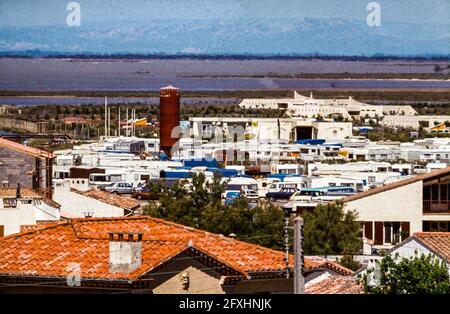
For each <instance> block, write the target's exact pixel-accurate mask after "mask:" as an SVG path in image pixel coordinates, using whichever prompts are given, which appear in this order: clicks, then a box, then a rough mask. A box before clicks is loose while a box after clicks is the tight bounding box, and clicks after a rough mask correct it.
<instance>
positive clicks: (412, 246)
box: [391, 238, 450, 275]
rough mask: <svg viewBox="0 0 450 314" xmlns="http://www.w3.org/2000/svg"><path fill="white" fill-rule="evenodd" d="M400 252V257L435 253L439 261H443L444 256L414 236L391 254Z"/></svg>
mask: <svg viewBox="0 0 450 314" xmlns="http://www.w3.org/2000/svg"><path fill="white" fill-rule="evenodd" d="M396 254H398V255H399V257H400V258H402V257H404V258H414V257H415V256H417V257H419V256H421V255H426V256H428V255H430V254H431V255H433V256H434V257H436V258H437V259H438V260H439V261H441V262H442V261H443V259H442V258H440V257H438V256H437V255H435V254H434V253H433V252H431V251H430V250H428V249H427V248H426V247H425V246H423V245H422V244H421V243H420V242H418V241H417V240H416V239H415V238H412V239H411V240H410V241H407V242H405V243H403V244H402V245H400V246H398V247H396V248H394V249H393V250H392V251H391V256H393V257H395V255H396ZM447 267H448V269H449V270H448V271H449V275H450V263H447Z"/></svg>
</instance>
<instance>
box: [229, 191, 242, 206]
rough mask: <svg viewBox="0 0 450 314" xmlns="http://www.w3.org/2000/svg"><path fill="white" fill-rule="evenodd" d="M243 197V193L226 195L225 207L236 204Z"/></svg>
mask: <svg viewBox="0 0 450 314" xmlns="http://www.w3.org/2000/svg"><path fill="white" fill-rule="evenodd" d="M240 197H241V193H240V192H234V191H232V192H227V193H226V194H225V205H231V204H233V203H234V202H236V200H237V199H239V198H240Z"/></svg>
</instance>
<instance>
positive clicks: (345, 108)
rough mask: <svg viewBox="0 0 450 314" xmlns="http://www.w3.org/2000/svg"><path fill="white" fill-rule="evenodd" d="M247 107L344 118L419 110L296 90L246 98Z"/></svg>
mask: <svg viewBox="0 0 450 314" xmlns="http://www.w3.org/2000/svg"><path fill="white" fill-rule="evenodd" d="M239 106H240V107H242V108H246V109H287V113H288V114H289V115H291V116H293V117H305V118H314V117H317V116H321V117H333V116H336V115H340V116H341V117H342V118H344V119H345V118H347V119H348V118H351V117H359V118H364V117H371V118H373V117H380V118H381V117H383V116H385V115H394V116H397V115H401V116H414V115H415V114H417V112H416V111H415V110H414V109H413V108H412V107H411V106H409V105H405V106H391V105H387V106H386V105H380V106H375V105H370V104H366V103H362V102H359V101H356V100H354V99H353V98H352V97H348V98H345V99H336V98H333V99H316V98H314V97H313V94H312V93H311V94H310V97H306V96H303V95H300V94H298V93H297V92H294V98H285V99H244V100H242V102H241V103H240V104H239Z"/></svg>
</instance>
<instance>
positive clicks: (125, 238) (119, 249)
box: [108, 232, 142, 274]
mask: <svg viewBox="0 0 450 314" xmlns="http://www.w3.org/2000/svg"><path fill="white" fill-rule="evenodd" d="M108 234H109V271H110V272H113V273H115V272H119V273H125V274H128V273H131V272H132V271H134V270H136V269H137V268H138V267H139V266H141V265H142V233H125V232H109V233H108Z"/></svg>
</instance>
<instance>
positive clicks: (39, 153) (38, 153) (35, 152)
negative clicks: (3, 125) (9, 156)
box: [0, 138, 54, 158]
mask: <svg viewBox="0 0 450 314" xmlns="http://www.w3.org/2000/svg"><path fill="white" fill-rule="evenodd" d="M0 147H5V148H9V149H12V150H15V151H17V152H20V153H24V154H27V155H30V156H33V157H38V158H54V155H53V154H52V153H50V152H47V151H45V150H42V149H38V148H34V147H31V146H26V145H23V144H20V143H17V142H13V141H10V140H7V139H4V138H0Z"/></svg>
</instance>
